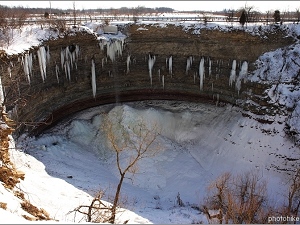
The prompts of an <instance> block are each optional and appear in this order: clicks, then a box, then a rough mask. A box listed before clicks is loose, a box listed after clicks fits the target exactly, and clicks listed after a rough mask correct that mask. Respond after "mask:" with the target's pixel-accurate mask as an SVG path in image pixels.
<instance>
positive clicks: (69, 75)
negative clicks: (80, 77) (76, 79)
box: [67, 62, 71, 81]
mask: <svg viewBox="0 0 300 225" xmlns="http://www.w3.org/2000/svg"><path fill="white" fill-rule="evenodd" d="M67 71H68V79H69V81H71V70H70V63H69V62H67Z"/></svg>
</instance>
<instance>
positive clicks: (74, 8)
mask: <svg viewBox="0 0 300 225" xmlns="http://www.w3.org/2000/svg"><path fill="white" fill-rule="evenodd" d="M73 18H74V26H76V5H75V1H73Z"/></svg>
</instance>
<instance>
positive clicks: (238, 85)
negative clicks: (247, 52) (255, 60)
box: [235, 61, 248, 94]
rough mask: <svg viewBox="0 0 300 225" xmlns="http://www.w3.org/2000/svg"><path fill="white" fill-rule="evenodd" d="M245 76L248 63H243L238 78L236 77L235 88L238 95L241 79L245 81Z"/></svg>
mask: <svg viewBox="0 0 300 225" xmlns="http://www.w3.org/2000/svg"><path fill="white" fill-rule="evenodd" d="M247 74H248V63H247V62H246V61H244V62H243V64H242V67H241V71H240V73H239V76H238V77H237V79H236V82H235V88H236V90H237V91H238V94H240V90H241V85H242V79H245V78H246V76H247Z"/></svg>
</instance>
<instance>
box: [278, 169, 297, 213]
mask: <svg viewBox="0 0 300 225" xmlns="http://www.w3.org/2000/svg"><path fill="white" fill-rule="evenodd" d="M287 200H288V203H287V205H286V206H284V207H283V209H282V212H281V213H282V214H283V215H288V216H294V217H297V216H298V214H299V209H300V169H297V170H296V172H295V174H293V176H292V178H291V179H290V180H289V190H288V198H287Z"/></svg>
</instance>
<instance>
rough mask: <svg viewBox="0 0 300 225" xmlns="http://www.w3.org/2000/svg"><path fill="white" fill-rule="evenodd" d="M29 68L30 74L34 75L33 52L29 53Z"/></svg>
mask: <svg viewBox="0 0 300 225" xmlns="http://www.w3.org/2000/svg"><path fill="white" fill-rule="evenodd" d="M28 56H29V57H28V68H29V74H30V75H32V53H30V54H29V55H28Z"/></svg>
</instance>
